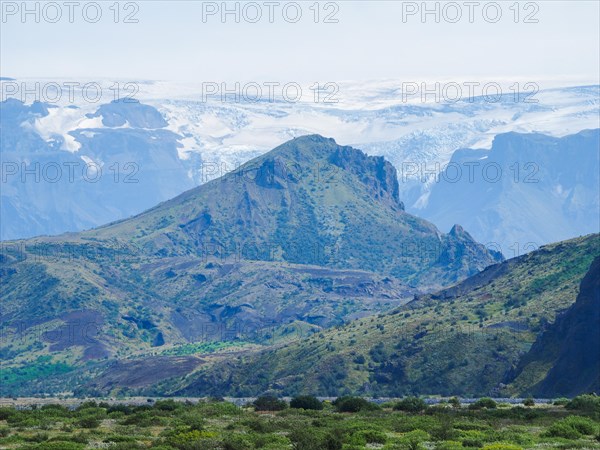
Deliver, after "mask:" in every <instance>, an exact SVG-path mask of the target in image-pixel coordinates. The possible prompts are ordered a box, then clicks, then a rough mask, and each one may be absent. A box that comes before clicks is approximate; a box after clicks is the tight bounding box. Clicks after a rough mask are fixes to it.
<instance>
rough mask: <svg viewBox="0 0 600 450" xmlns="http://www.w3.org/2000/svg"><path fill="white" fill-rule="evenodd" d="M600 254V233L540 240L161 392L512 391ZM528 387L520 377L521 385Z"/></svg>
mask: <svg viewBox="0 0 600 450" xmlns="http://www.w3.org/2000/svg"><path fill="white" fill-rule="evenodd" d="M599 254H600V241H599V235H597V234H596V235H589V236H586V237H583V238H578V239H573V240H570V241H565V242H561V243H557V244H552V245H548V246H544V247H542V248H541V249H539V250H538V251H535V252H532V253H530V254H527V255H524V256H521V257H519V258H515V259H511V260H508V261H505V262H503V263H500V264H497V265H495V266H492V267H489V268H487V269H486V270H484V271H483V272H481V273H479V274H477V275H475V276H473V277H471V278H469V279H467V280H465V281H464V282H462V283H459V284H458V285H456V286H454V287H452V288H450V289H447V290H443V291H441V292H439V293H436V294H433V295H427V296H421V297H419V298H418V299H416V300H415V301H412V302H410V303H409V304H407V305H405V306H403V307H400V308H399V309H397V310H395V311H394V312H392V313H390V314H381V315H378V316H372V317H368V318H364V319H360V320H356V321H354V322H351V323H349V324H347V325H344V326H342V327H336V328H335V329H333V330H328V331H324V332H322V333H320V334H318V335H316V334H315V335H313V336H312V337H310V338H308V339H306V340H304V341H300V342H295V343H289V344H286V345H285V346H284V347H283V348H279V349H274V350H268V351H263V352H259V353H251V354H249V355H246V356H244V357H242V358H238V359H234V358H231V359H229V360H226V361H224V362H220V363H218V364H216V365H215V366H206V367H205V368H204V369H200V370H198V371H197V373H195V374H194V375H192V376H188V377H186V378H184V379H181V380H178V381H172V382H171V384H166V385H163V386H162V389H167V390H168V389H171V392H176V393H177V394H185V395H193V394H199V393H202V394H211V395H226V394H227V395H235V396H243V395H250V394H258V393H261V392H266V391H273V392H275V393H277V394H286V395H293V394H297V393H312V394H320V395H341V394H346V393H354V394H361V395H386V396H387V395H390V396H401V395H407V394H411V393H412V394H419V395H423V394H442V395H463V396H481V395H499V394H506V393H508V392H506V391H507V388H506V387H505V383H506V382H507V379H508V377H509V375H510V373H511V371H512V370H513V369H514V368H515V367H517V365H518V364H519V361H520V359H521V357H522V356H523V355H524V354H525V353H527V351H528V350H529V349H530V347H531V345H532V344H533V343H534V342H535V341H536V339H537V338H538V336H539V335H540V333H542V332H543V331H544V330H546V329H547V328H548V327H549V326H550V324H552V323H553V322H555V320H556V318H557V316H558V315H559V313H560V312H561V311H564V310H565V309H567V308H569V307H571V305H573V303H574V302H575V299H576V297H577V295H578V293H579V285H580V283H581V280H582V279H583V277H584V275H585V274H586V273H587V272H588V270H589V268H590V265H591V263H592V261H593V259H594V258H595V257H597V256H598V255H599ZM586 285H587V283H584V286H586ZM580 320H581V319H580ZM588 331H589V332H590V333H591V332H593V329H591V330H588ZM573 332H575V331H573ZM548 369H550V367H545V370H546V371H547V370H548ZM541 376H542V378H543V376H544V375H543V374H542V375H541ZM548 376H549V377H550V378H552V377H553V376H554V373H553V372H552V371H550V372H549V373H548ZM596 376H597V374H596ZM532 387H533V385H527V384H526V383H524V384H522V386H521V389H522V390H529V389H530V388H532ZM551 391H552V390H546V391H544V392H545V393H546V394H547V395H550V394H552V392H551Z"/></svg>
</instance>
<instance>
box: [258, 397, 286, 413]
mask: <svg viewBox="0 0 600 450" xmlns="http://www.w3.org/2000/svg"><path fill="white" fill-rule="evenodd" d="M253 405H254V408H255V409H256V411H282V410H284V409H285V408H287V403H286V402H285V401H283V400H279V399H278V398H277V397H275V396H272V395H265V396H262V397H258V398H257V399H256V400H255V401H254V403H253Z"/></svg>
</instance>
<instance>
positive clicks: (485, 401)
mask: <svg viewBox="0 0 600 450" xmlns="http://www.w3.org/2000/svg"><path fill="white" fill-rule="evenodd" d="M497 407H498V404H497V403H496V402H495V401H494V400H493V399H491V398H489V397H482V398H480V399H479V400H477V401H476V402H475V403H471V404H470V405H469V409H483V408H486V409H495V408H497Z"/></svg>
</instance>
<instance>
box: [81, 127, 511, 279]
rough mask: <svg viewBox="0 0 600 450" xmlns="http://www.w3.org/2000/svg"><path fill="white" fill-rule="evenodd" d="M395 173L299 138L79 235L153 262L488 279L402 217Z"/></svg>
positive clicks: (467, 247)
mask: <svg viewBox="0 0 600 450" xmlns="http://www.w3.org/2000/svg"><path fill="white" fill-rule="evenodd" d="M398 192H399V191H398V180H397V176H396V171H395V169H394V167H393V166H392V165H391V164H390V163H389V162H387V161H385V160H384V159H383V158H382V157H374V156H367V155H365V154H364V153H363V152H361V151H360V150H357V149H354V148H352V147H348V146H339V145H337V144H336V143H335V141H334V140H333V139H327V138H323V137H321V136H318V135H310V136H303V137H300V138H295V139H293V140H291V141H289V142H287V143H285V144H283V145H281V146H279V147H277V148H275V149H274V150H272V151H271V152H269V153H267V154H266V155H263V156H260V157H258V158H255V159H254V160H252V161H250V162H249V163H246V164H244V165H243V166H241V167H240V168H239V169H237V170H234V171H233V172H230V173H228V174H226V175H224V176H223V177H221V178H219V179H217V180H213V181H211V182H208V183H206V184H204V185H202V186H200V187H197V188H195V189H192V190H190V191H187V192H186V193H184V194H182V195H180V196H178V197H176V198H174V199H173V200H170V201H167V202H164V203H162V204H160V205H158V206H156V207H155V208H152V209H150V210H148V211H146V212H144V213H143V214H140V215H138V216H135V217H134V218H132V219H129V220H126V221H123V222H117V223H114V224H110V225H107V226H105V227H101V228H98V229H95V230H92V231H89V232H83V233H81V235H80V236H81V238H82V239H95V240H97V239H100V240H106V239H111V238H115V237H117V238H119V239H120V240H125V241H127V242H129V243H132V244H134V245H136V246H138V247H139V248H141V249H143V251H144V252H145V253H146V254H150V255H154V256H161V257H164V256H182V255H193V256H195V257H206V256H207V255H210V256H218V257H231V256H232V255H235V254H242V255H244V257H245V258H247V259H257V260H262V261H265V260H266V261H270V260H281V261H287V262H290V263H296V264H315V265H319V266H326V267H331V268H339V269H342V268H343V269H358V270H367V271H372V272H376V273H380V274H386V275H392V276H394V277H397V278H399V279H400V280H403V281H404V282H405V283H412V284H413V285H415V286H416V285H417V284H420V285H428V286H436V285H437V286H441V285H444V284H446V285H447V284H449V283H452V282H455V281H456V280H458V279H461V278H465V277H467V276H469V275H471V274H473V273H475V272H477V271H479V270H482V269H483V268H485V267H486V266H488V265H489V264H491V263H493V262H494V261H497V260H499V258H501V256H500V255H499V254H491V253H489V252H488V251H487V250H486V249H485V248H484V247H483V246H481V245H480V244H477V243H476V242H475V241H474V240H473V239H472V238H471V236H470V235H469V234H468V233H467V232H465V231H464V230H463V229H462V228H461V227H460V226H455V227H453V228H452V229H451V230H450V233H449V234H442V233H440V232H439V231H438V230H437V229H436V228H435V226H434V225H432V224H431V223H429V222H426V221H424V220H422V219H419V218H417V217H415V216H413V215H411V214H407V213H406V212H405V211H404V204H403V203H402V202H401V201H400V198H399V193H398Z"/></svg>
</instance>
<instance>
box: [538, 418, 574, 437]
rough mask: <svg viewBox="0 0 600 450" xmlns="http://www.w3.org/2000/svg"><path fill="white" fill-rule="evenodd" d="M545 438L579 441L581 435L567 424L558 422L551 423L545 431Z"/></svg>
mask: <svg viewBox="0 0 600 450" xmlns="http://www.w3.org/2000/svg"><path fill="white" fill-rule="evenodd" d="M546 436H551V437H561V438H565V439H579V438H580V437H581V433H580V432H579V431H577V430H576V429H575V428H573V427H572V426H570V425H569V424H567V423H564V422H562V421H558V422H555V423H553V424H552V425H551V426H550V428H548V430H547V431H546Z"/></svg>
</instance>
